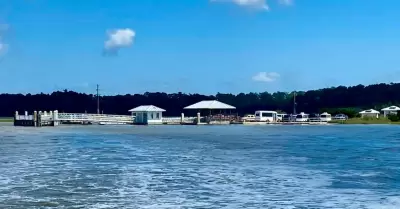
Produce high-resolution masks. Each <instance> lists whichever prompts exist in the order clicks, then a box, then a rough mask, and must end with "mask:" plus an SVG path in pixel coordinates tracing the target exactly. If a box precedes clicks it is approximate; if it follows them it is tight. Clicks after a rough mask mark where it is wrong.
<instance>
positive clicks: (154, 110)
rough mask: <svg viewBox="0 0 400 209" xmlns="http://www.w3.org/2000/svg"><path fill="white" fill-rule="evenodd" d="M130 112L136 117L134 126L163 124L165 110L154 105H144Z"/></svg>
mask: <svg viewBox="0 0 400 209" xmlns="http://www.w3.org/2000/svg"><path fill="white" fill-rule="evenodd" d="M129 112H131V113H132V117H134V119H133V123H134V124H145V125H155V124H162V113H163V112H165V110H164V109H162V108H159V107H156V106H154V105H142V106H139V107H135V108H133V109H131V110H129Z"/></svg>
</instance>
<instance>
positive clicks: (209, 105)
mask: <svg viewBox="0 0 400 209" xmlns="http://www.w3.org/2000/svg"><path fill="white" fill-rule="evenodd" d="M183 109H192V110H193V109H196V110H200V109H208V110H213V109H214V110H232V109H236V107H234V106H231V105H228V104H225V103H222V102H220V101H217V100H208V101H201V102H197V103H196V104H192V105H189V106H187V107H185V108H183Z"/></svg>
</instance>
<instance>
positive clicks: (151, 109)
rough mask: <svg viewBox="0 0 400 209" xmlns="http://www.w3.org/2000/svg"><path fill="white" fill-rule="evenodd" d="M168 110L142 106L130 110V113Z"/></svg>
mask: <svg viewBox="0 0 400 209" xmlns="http://www.w3.org/2000/svg"><path fill="white" fill-rule="evenodd" d="M165 111H166V110H164V109H161V108H159V107H156V106H154V105H141V106H139V107H135V108H133V109H130V110H129V112H165Z"/></svg>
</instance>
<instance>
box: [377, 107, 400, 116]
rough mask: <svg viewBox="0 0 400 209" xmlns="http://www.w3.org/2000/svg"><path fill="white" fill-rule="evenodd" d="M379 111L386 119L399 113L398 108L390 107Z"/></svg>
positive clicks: (399, 108) (399, 109)
mask: <svg viewBox="0 0 400 209" xmlns="http://www.w3.org/2000/svg"><path fill="white" fill-rule="evenodd" d="M381 111H382V112H383V116H384V117H386V116H388V115H392V114H397V112H399V111H400V107H397V106H390V107H386V108H383V109H382V110H381Z"/></svg>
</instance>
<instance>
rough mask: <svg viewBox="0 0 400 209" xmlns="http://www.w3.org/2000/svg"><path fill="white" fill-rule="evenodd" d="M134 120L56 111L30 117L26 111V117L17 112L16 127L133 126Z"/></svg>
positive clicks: (123, 116)
mask: <svg viewBox="0 0 400 209" xmlns="http://www.w3.org/2000/svg"><path fill="white" fill-rule="evenodd" d="M132 123H133V119H132V116H130V115H107V114H87V113H59V112H58V111H57V110H55V111H50V112H46V111H43V112H42V111H38V112H37V111H34V112H33V114H32V115H29V114H28V112H27V111H25V114H24V115H19V114H18V111H16V112H15V116H14V126H33V127H42V126H58V125H60V124H132Z"/></svg>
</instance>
